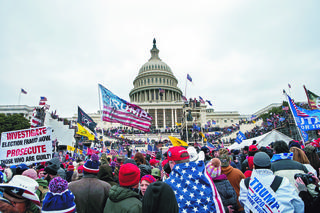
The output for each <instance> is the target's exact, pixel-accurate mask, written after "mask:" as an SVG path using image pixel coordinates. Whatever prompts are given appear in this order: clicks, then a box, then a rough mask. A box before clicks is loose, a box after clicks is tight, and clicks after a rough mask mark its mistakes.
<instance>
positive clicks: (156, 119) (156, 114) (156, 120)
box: [154, 109, 158, 129]
mask: <svg viewBox="0 0 320 213" xmlns="http://www.w3.org/2000/svg"><path fill="white" fill-rule="evenodd" d="M154 117H155V123H156V129H158V111H157V109H154Z"/></svg>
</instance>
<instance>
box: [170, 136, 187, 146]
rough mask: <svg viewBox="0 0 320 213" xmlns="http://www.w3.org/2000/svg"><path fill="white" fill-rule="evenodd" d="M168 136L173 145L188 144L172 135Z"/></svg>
mask: <svg viewBox="0 0 320 213" xmlns="http://www.w3.org/2000/svg"><path fill="white" fill-rule="evenodd" d="M168 138H169V139H170V141H171V143H172V145H173V146H188V144H187V143H186V142H184V141H183V140H180V139H178V138H175V137H172V136H168Z"/></svg>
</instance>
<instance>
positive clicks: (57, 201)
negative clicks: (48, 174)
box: [42, 177, 76, 213]
mask: <svg viewBox="0 0 320 213" xmlns="http://www.w3.org/2000/svg"><path fill="white" fill-rule="evenodd" d="M42 212H43V213H50V212H52V213H53V212H59V213H71V212H76V204H75V202H74V195H73V194H72V192H71V191H70V190H69V189H68V182H67V181H66V180H64V179H62V178H61V177H55V178H53V179H52V180H51V181H50V184H49V192H48V193H47V194H46V196H45V198H44V201H43V204H42Z"/></svg>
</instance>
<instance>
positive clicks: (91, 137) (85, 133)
mask: <svg viewBox="0 0 320 213" xmlns="http://www.w3.org/2000/svg"><path fill="white" fill-rule="evenodd" d="M77 125H78V132H77V134H78V135H82V136H86V137H88V140H90V141H93V140H94V135H93V134H91V133H90V132H89V131H88V130H86V129H85V128H84V127H83V126H81V125H80V124H79V123H77Z"/></svg>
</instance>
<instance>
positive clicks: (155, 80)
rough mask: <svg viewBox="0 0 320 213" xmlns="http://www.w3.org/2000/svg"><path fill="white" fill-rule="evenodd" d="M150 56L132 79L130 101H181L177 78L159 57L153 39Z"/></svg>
mask: <svg viewBox="0 0 320 213" xmlns="http://www.w3.org/2000/svg"><path fill="white" fill-rule="evenodd" d="M150 52H151V58H150V59H149V61H148V62H146V63H145V64H144V65H142V67H141V68H140V70H139V74H138V76H137V77H136V78H135V79H134V81H133V86H134V88H133V89H132V90H131V92H130V94H129V96H130V100H131V102H135V103H146V102H148V103H150V102H156V103H159V102H177V101H181V95H182V92H181V90H180V89H179V88H178V80H177V78H176V77H175V76H174V75H173V72H172V71H171V68H170V67H169V66H168V65H167V64H166V63H164V62H163V61H162V60H161V59H160V58H159V50H158V49H157V46H156V40H155V39H153V48H152V49H151V50H150Z"/></svg>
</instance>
